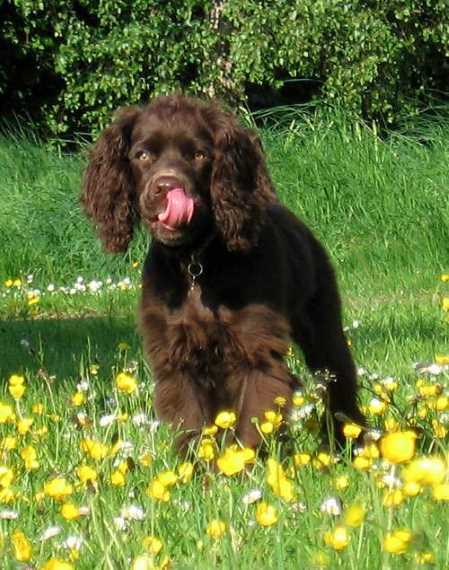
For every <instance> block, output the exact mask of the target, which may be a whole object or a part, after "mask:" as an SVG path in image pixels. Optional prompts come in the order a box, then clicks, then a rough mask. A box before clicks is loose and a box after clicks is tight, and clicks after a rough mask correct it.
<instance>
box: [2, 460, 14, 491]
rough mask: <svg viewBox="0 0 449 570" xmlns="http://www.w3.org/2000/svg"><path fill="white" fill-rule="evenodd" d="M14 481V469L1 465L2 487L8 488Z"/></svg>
mask: <svg viewBox="0 0 449 570" xmlns="http://www.w3.org/2000/svg"><path fill="white" fill-rule="evenodd" d="M13 481H14V471H13V470H12V469H11V468H10V467H6V466H5V465H0V487H2V488H3V489H6V488H7V487H9V486H10V485H11V484H12V482H13Z"/></svg>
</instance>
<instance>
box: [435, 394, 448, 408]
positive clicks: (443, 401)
mask: <svg viewBox="0 0 449 570" xmlns="http://www.w3.org/2000/svg"><path fill="white" fill-rule="evenodd" d="M435 409H436V410H437V411H438V412H446V411H447V410H449V397H448V396H439V397H438V398H437V399H436V401H435Z"/></svg>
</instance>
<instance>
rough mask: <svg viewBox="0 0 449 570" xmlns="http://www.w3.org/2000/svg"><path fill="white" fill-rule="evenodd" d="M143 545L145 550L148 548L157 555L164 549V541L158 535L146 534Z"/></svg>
mask: <svg viewBox="0 0 449 570" xmlns="http://www.w3.org/2000/svg"><path fill="white" fill-rule="evenodd" d="M142 545H143V547H144V548H145V550H148V552H149V553H150V554H154V555H155V556H156V555H158V554H159V552H160V551H161V550H162V542H161V541H160V540H159V539H158V538H157V537H156V536H146V537H145V538H144V539H143V540H142Z"/></svg>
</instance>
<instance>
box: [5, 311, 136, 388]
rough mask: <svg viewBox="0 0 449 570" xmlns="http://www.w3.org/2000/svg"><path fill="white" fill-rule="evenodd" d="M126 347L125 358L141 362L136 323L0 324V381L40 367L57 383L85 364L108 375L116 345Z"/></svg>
mask: <svg viewBox="0 0 449 570" xmlns="http://www.w3.org/2000/svg"><path fill="white" fill-rule="evenodd" d="M121 342H125V343H127V344H128V345H129V349H128V350H127V351H126V354H127V356H126V358H129V359H135V358H136V355H137V357H138V358H139V359H140V358H141V348H140V345H141V342H140V338H139V336H138V333H137V330H136V323H135V320H134V319H133V318H132V317H129V318H110V317H106V318H99V317H93V318H83V319H54V320H53V319H52V320H45V319H43V320H3V321H0V346H1V355H2V356H1V358H0V379H1V380H3V381H5V380H6V379H7V378H8V377H9V375H10V374H13V373H22V372H27V373H29V374H31V375H35V374H36V373H38V371H39V370H40V369H44V370H45V371H46V372H47V373H48V374H50V375H54V376H56V378H57V379H67V378H75V379H76V378H79V376H80V372H81V371H82V368H83V366H84V365H86V364H90V363H98V364H99V365H100V369H101V370H102V371H104V373H105V374H108V373H109V372H110V370H111V366H113V365H114V363H117V364H118V363H123V362H124V360H125V357H124V356H123V353H122V354H120V350H119V348H118V345H119V343H121Z"/></svg>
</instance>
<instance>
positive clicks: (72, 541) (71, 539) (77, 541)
mask: <svg viewBox="0 0 449 570" xmlns="http://www.w3.org/2000/svg"><path fill="white" fill-rule="evenodd" d="M83 542H84V538H83V537H82V536H75V535H70V536H68V537H67V538H66V539H65V540H64V542H62V544H61V546H62V547H63V548H68V549H69V550H80V549H81V546H82V545H83Z"/></svg>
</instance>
